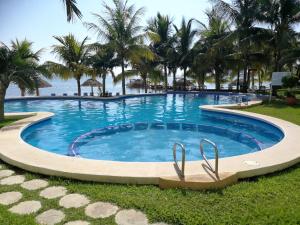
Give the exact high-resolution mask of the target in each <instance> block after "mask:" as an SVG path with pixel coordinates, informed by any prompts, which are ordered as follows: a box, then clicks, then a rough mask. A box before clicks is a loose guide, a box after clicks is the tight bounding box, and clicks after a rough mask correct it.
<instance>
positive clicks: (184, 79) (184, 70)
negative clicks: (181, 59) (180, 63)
mask: <svg viewBox="0 0 300 225" xmlns="http://www.w3.org/2000/svg"><path fill="white" fill-rule="evenodd" d="M183 89H184V90H185V91H186V68H184V69H183Z"/></svg>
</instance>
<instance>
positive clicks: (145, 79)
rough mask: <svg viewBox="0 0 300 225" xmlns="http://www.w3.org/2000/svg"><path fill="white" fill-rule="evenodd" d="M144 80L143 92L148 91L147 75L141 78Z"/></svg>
mask: <svg viewBox="0 0 300 225" xmlns="http://www.w3.org/2000/svg"><path fill="white" fill-rule="evenodd" d="M143 81H144V89H145V93H146V94H147V93H148V88H147V76H146V77H145V78H144V79H143Z"/></svg>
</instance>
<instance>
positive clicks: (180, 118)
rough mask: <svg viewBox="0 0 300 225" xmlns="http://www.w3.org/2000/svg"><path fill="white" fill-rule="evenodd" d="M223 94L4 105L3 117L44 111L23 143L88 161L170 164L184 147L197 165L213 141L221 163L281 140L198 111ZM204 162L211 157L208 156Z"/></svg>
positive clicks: (261, 125)
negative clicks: (177, 146)
mask: <svg viewBox="0 0 300 225" xmlns="http://www.w3.org/2000/svg"><path fill="white" fill-rule="evenodd" d="M233 102H235V98H234V96H228V95H222V94H167V95H157V96H140V97H130V98H126V99H122V100H112V101H107V100H106V101H101V100H78V99H77V100H76V99H75V100H74V99H73V100H71V99H69V100H67V99H60V100H54V99H48V100H47V99H39V100H9V101H6V102H5V111H6V112H35V111H47V112H53V113H55V116H54V117H52V118H51V119H49V120H46V121H43V122H40V123H37V124H35V125H32V126H30V127H29V128H27V129H25V130H24V131H23V132H22V138H23V139H24V140H25V141H26V142H27V143H29V144H31V145H33V146H35V147H38V148H40V149H43V150H46V151H49V152H53V153H57V154H62V155H74V154H77V155H80V156H81V157H84V158H89V159H101V160H113V161H129V162H138V161H139V162H165V161H172V160H173V158H172V157H173V156H172V146H173V144H174V143H175V142H180V143H182V144H184V145H185V146H186V149H187V155H186V157H187V160H199V159H200V158H201V156H200V152H199V142H200V140H201V139H202V138H208V139H210V140H212V141H214V142H215V143H216V144H217V146H218V148H219V152H220V157H229V156H235V155H241V154H246V153H251V152H255V151H260V150H263V149H265V148H268V147H271V146H272V145H274V144H276V143H278V142H279V141H280V140H281V139H282V138H283V133H282V132H281V131H280V130H279V129H278V128H276V127H274V126H272V125H270V124H268V123H265V122H262V121H259V120H255V119H250V118H246V117H242V116H236V115H231V114H223V113H213V112H207V111H202V110H200V109H199V106H201V105H207V104H228V103H233ZM207 155H208V157H212V156H213V152H212V151H211V153H210V152H208V154H207Z"/></svg>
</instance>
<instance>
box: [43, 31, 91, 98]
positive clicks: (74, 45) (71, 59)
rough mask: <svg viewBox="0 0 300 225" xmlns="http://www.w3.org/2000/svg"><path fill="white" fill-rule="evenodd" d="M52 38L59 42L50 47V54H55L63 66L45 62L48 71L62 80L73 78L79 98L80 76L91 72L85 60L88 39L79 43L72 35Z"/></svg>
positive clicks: (87, 53)
mask: <svg viewBox="0 0 300 225" xmlns="http://www.w3.org/2000/svg"><path fill="white" fill-rule="evenodd" d="M54 38H55V39H56V40H57V41H58V42H59V44H58V45H53V46H52V49H53V50H52V53H54V54H56V55H57V56H58V58H59V59H60V60H61V61H62V62H63V64H60V63H55V62H51V61H49V62H46V65H47V66H48V68H49V70H50V71H52V73H54V74H58V75H59V76H60V77H61V78H62V79H66V80H68V79H71V78H74V79H75V80H76V82H77V91H78V95H79V96H81V86H80V80H81V78H82V76H83V75H84V74H85V75H91V74H93V71H92V70H91V69H90V68H89V67H88V65H87V60H88V57H89V54H90V51H91V47H90V45H87V43H86V42H87V40H88V37H85V38H84V39H83V40H82V41H81V42H80V41H78V40H76V39H75V37H74V35H73V34H69V35H66V36H62V37H58V36H54Z"/></svg>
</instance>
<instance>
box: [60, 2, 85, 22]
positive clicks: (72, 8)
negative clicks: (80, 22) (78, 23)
mask: <svg viewBox="0 0 300 225" xmlns="http://www.w3.org/2000/svg"><path fill="white" fill-rule="evenodd" d="M62 1H63V3H64V5H65V7H66V11H67V21H68V22H70V21H72V20H74V18H75V16H77V17H78V18H81V17H82V14H81V12H80V10H79V9H78V8H77V6H76V4H77V2H76V0H62Z"/></svg>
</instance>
